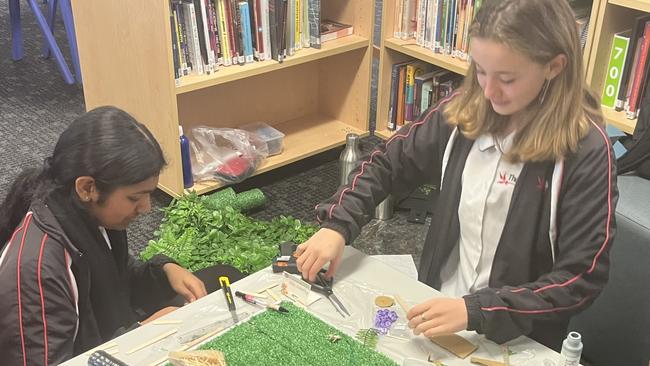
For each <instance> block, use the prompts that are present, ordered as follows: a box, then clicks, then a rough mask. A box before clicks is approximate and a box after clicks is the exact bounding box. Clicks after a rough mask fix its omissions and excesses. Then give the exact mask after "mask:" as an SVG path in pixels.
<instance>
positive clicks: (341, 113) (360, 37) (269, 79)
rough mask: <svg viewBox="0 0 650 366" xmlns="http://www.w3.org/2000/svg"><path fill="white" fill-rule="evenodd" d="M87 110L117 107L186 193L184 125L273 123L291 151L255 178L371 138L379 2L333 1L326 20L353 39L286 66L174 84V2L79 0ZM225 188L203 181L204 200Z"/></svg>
mask: <svg viewBox="0 0 650 366" xmlns="http://www.w3.org/2000/svg"><path fill="white" fill-rule="evenodd" d="M72 5H73V11H74V14H75V28H76V33H77V42H78V47H79V57H80V63H81V69H82V73H83V76H84V80H83V82H84V97H85V102H86V109H87V110H90V109H92V108H95V107H97V106H101V105H114V106H117V107H119V108H122V109H124V110H125V111H127V112H129V113H130V114H132V115H133V116H134V117H135V118H136V119H137V120H138V121H140V122H142V123H144V124H145V125H147V127H148V128H149V129H150V130H151V131H152V133H153V134H154V135H155V136H156V139H157V140H158V141H159V143H160V145H161V146H162V148H163V151H164V153H165V157H166V159H167V161H168V166H167V167H166V169H165V170H164V171H163V172H162V173H161V176H160V183H159V187H160V188H161V189H162V190H164V191H165V192H167V193H169V194H171V195H174V196H177V195H180V194H182V192H183V191H184V189H183V179H182V169H181V164H180V146H179V140H178V126H179V125H181V126H183V127H184V129H185V131H186V133H187V132H188V131H190V129H191V127H193V126H196V125H207V126H210V127H229V128H235V127H237V126H241V125H243V124H246V123H250V122H266V123H268V124H270V125H272V126H273V127H275V128H276V129H278V130H280V131H281V132H283V133H284V134H285V135H286V136H285V139H284V151H283V153H282V154H280V155H277V156H273V157H270V158H268V159H267V160H266V161H264V163H263V164H262V165H261V166H260V167H259V169H258V170H257V172H256V174H259V173H261V172H265V171H268V170H271V169H274V168H277V167H280V166H283V165H286V164H289V163H291V162H294V161H296V160H299V159H302V158H305V157H308V156H310V155H313V154H316V153H319V152H321V151H324V150H326V149H329V148H332V147H335V146H338V145H341V144H343V143H344V142H345V135H346V133H347V132H355V133H358V134H361V135H364V134H367V133H368V128H369V118H368V113H369V110H370V77H371V67H372V54H373V47H372V44H371V39H372V31H373V24H374V2H368V1H366V0H327V1H323V2H322V9H321V16H322V18H323V19H331V20H335V21H339V22H341V23H346V24H351V25H353V27H354V34H353V35H352V36H348V37H344V38H340V39H337V40H334V41H329V42H325V43H323V44H322V48H321V49H318V50H317V49H311V48H308V49H303V50H300V51H296V53H295V55H293V56H289V57H287V58H286V59H285V60H284V62H283V63H277V62H276V61H264V62H260V63H253V64H247V65H244V66H240V65H233V66H228V67H221V68H220V69H219V70H218V71H217V72H215V73H212V74H210V75H201V76H187V77H183V78H181V79H180V83H179V85H178V86H177V85H176V84H175V80H174V72H173V59H172V57H173V56H172V47H171V32H170V22H169V15H170V10H169V2H168V1H167V0H161V1H153V2H151V1H129V0H111V1H104V2H95V1H82V0H73V2H72ZM221 186H222V185H221V184H220V183H217V182H204V183H197V184H196V185H195V187H193V188H194V189H195V190H197V191H198V192H199V193H205V192H209V191H211V190H214V189H217V188H219V187H221Z"/></svg>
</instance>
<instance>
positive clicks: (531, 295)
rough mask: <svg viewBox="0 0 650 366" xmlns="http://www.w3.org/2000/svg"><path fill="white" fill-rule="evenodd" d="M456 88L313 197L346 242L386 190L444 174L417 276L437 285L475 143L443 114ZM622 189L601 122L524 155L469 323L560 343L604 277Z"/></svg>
mask: <svg viewBox="0 0 650 366" xmlns="http://www.w3.org/2000/svg"><path fill="white" fill-rule="evenodd" d="M454 96H455V95H452V96H450V97H449V98H447V99H445V100H442V101H441V102H440V103H439V104H438V105H437V106H434V107H432V108H430V109H429V110H428V111H427V112H425V113H424V114H423V115H422V116H421V117H420V118H419V119H418V120H417V121H415V122H414V123H411V124H409V125H406V126H404V127H403V128H401V129H400V130H399V131H397V132H396V133H395V134H394V135H393V136H392V137H391V138H390V139H388V140H387V141H386V142H385V143H384V144H382V145H380V146H379V147H378V148H377V149H375V150H374V151H373V152H372V153H371V154H370V156H369V157H368V158H367V159H366V160H365V161H363V162H362V163H361V165H360V166H359V167H358V168H357V170H356V171H354V172H352V173H351V174H350V176H349V177H350V182H351V184H349V185H345V186H342V187H340V188H339V189H338V191H337V192H336V194H335V195H334V196H332V197H331V198H330V199H328V200H327V201H325V202H323V203H321V204H319V205H318V206H316V213H317V219H318V220H319V221H320V222H321V227H326V228H331V229H334V230H336V231H338V232H340V233H341V234H342V235H343V236H344V237H345V239H346V243H350V242H351V241H352V240H353V239H354V238H355V237H357V235H359V232H360V230H361V227H362V226H363V225H364V224H366V223H367V222H368V221H369V220H370V219H371V218H372V213H373V212H374V210H375V207H376V206H377V204H379V203H380V202H381V201H382V200H384V198H385V197H386V196H387V195H388V194H392V195H394V196H395V197H397V198H400V197H405V196H407V195H408V194H409V193H410V192H411V191H413V190H414V189H415V188H417V187H418V186H420V185H422V184H426V183H431V182H436V183H440V187H441V190H440V194H439V197H438V199H437V202H436V203H435V207H434V209H433V212H434V214H433V217H432V221H431V225H430V227H429V232H428V235H427V238H426V242H425V244H424V249H423V253H422V259H421V262H420V268H419V280H420V281H422V282H424V283H426V284H428V285H430V286H432V287H434V288H436V289H439V288H440V285H441V281H440V272H441V270H442V268H443V265H444V264H445V262H446V260H447V259H448V258H449V256H450V253H451V252H452V249H453V248H454V247H455V246H456V245H458V238H459V232H460V222H459V219H458V206H459V201H460V196H461V190H462V175H463V169H464V165H465V161H466V159H467V156H468V154H469V151H470V148H471V147H472V144H473V143H474V141H473V140H470V139H467V138H465V137H464V136H463V135H462V134H461V133H458V130H457V129H456V128H454V127H453V126H450V125H449V124H447V123H446V121H445V117H444V116H443V113H442V108H444V105H445V104H446V103H448V102H449V100H451V98H453V97H454ZM469 176H470V177H471V174H470V175H469ZM617 198H618V191H617V188H616V167H615V159H614V156H613V152H612V149H611V146H610V144H609V139H608V136H607V135H606V133H605V131H604V130H603V128H602V127H600V126H598V125H596V124H595V123H592V128H591V130H590V131H589V133H588V134H587V135H586V136H585V137H584V138H583V139H582V140H581V141H580V143H579V147H578V151H576V152H575V153H572V154H570V155H568V156H566V157H565V158H564V159H561V160H559V161H547V162H528V163H525V164H524V167H523V170H522V171H521V175H520V177H519V179H518V180H517V183H516V186H515V190H514V192H513V197H512V201H511V204H510V208H509V211H508V215H507V219H506V223H505V226H504V228H503V232H502V234H501V239H500V241H499V244H498V248H497V251H496V254H495V257H494V262H493V265H492V271H491V273H490V281H489V287H488V288H484V289H480V290H479V291H477V292H475V293H472V294H468V295H466V296H465V297H464V299H465V303H466V306H467V311H468V319H469V324H468V329H469V330H474V331H477V332H478V333H481V334H485V335H486V336H487V338H489V339H491V340H493V341H496V342H498V343H502V342H505V341H508V340H511V339H514V338H516V337H518V336H521V335H528V336H530V337H532V338H533V339H535V340H537V341H539V342H541V343H543V344H545V345H547V346H550V347H552V348H555V349H558V348H559V345H560V343H561V341H562V340H563V339H564V338H565V335H566V334H565V332H566V327H567V324H568V321H569V319H570V317H571V316H572V315H574V314H576V313H577V312H579V311H581V310H583V309H585V308H586V307H587V306H588V305H589V304H591V303H592V302H593V301H594V299H595V298H596V297H597V296H598V294H599V293H600V292H601V290H602V289H603V287H604V286H605V284H606V283H607V280H608V272H609V251H610V248H611V244H612V240H613V238H614V234H615V231H616V223H615V215H614V212H615V206H616V202H617Z"/></svg>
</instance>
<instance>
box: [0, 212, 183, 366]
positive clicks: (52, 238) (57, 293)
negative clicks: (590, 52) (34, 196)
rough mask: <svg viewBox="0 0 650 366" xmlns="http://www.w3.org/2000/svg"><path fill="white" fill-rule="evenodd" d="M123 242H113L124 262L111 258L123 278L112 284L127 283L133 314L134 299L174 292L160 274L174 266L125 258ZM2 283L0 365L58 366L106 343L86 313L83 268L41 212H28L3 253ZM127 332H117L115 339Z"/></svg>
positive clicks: (87, 287)
mask: <svg viewBox="0 0 650 366" xmlns="http://www.w3.org/2000/svg"><path fill="white" fill-rule="evenodd" d="M123 237H124V240H119V241H118V240H116V241H115V242H113V241H111V245H112V247H113V250H114V251H115V250H116V249H118V247H117V246H120V248H119V251H118V252H119V253H122V254H123V255H120V256H116V264H117V266H118V268H119V269H120V270H121V273H122V274H123V277H120V278H115V279H112V280H115V281H128V283H129V288H130V289H131V293H130V294H127V295H128V296H130V298H131V303H132V304H133V307H134V311H136V312H137V310H136V309H138V304H137V303H136V302H137V301H136V300H135V299H136V298H142V299H146V298H155V297H156V296H157V295H156V294H157V293H158V292H160V291H167V292H169V291H171V288H170V287H169V283H168V280H167V277H166V275H165V274H164V272H163V271H162V265H163V264H164V263H167V262H169V261H171V260H170V259H169V258H167V257H162V256H159V257H154V258H152V260H150V261H148V262H145V263H142V262H139V261H137V260H135V259H134V258H133V257H132V256H131V255H129V254H128V247H127V242H126V233H124V235H123ZM0 283H1V284H2V286H0V329H1V331H0V350H1V354H0V364H2V365H12V366H13V365H16V366H27V365H56V364H59V363H61V362H63V361H65V360H67V359H69V358H71V357H73V356H76V355H78V354H80V353H83V352H85V351H87V350H89V349H91V348H93V347H95V346H97V345H99V344H101V343H104V342H106V341H108V340H109V339H103V338H102V336H101V335H100V329H99V328H98V322H97V319H98V318H97V316H98V315H97V314H96V313H95V312H93V307H92V305H91V301H90V286H92V279H91V277H90V271H89V269H88V266H87V260H86V258H85V257H84V254H83V253H82V252H81V251H79V250H78V249H77V247H75V245H74V243H72V242H70V240H69V239H68V237H67V236H66V235H65V233H64V231H63V229H62V228H61V226H60V225H59V223H58V222H57V220H56V218H55V217H54V215H53V214H52V211H51V210H50V209H49V208H48V207H47V206H46V205H44V204H41V203H35V204H33V205H32V207H31V208H30V211H29V212H28V213H27V214H26V215H25V217H24V219H23V221H22V222H21V223H20V225H19V226H18V228H16V230H15V232H14V233H13V236H12V237H11V239H10V240H9V242H8V243H6V245H5V246H4V249H3V251H2V256H1V257H0ZM161 289H162V290H161ZM116 296H117V294H116ZM133 326H137V324H136V323H134V324H133ZM127 330H128V329H126V328H124V327H120V328H118V329H117V331H116V332H115V334H114V336H117V335H119V334H121V333H124V332H125V331H127Z"/></svg>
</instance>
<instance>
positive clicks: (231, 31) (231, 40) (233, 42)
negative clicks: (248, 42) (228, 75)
mask: <svg viewBox="0 0 650 366" xmlns="http://www.w3.org/2000/svg"><path fill="white" fill-rule="evenodd" d="M224 5H225V6H224V9H225V17H226V23H227V24H228V44H229V45H230V57H231V58H232V63H233V64H238V63H239V45H238V44H237V39H238V34H237V28H236V24H235V23H234V20H233V18H234V16H235V9H233V6H232V1H231V0H224Z"/></svg>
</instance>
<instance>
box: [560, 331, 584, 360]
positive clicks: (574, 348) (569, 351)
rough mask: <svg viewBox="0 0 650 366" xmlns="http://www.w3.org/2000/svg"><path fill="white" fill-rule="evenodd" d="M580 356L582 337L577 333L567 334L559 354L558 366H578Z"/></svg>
mask: <svg viewBox="0 0 650 366" xmlns="http://www.w3.org/2000/svg"><path fill="white" fill-rule="evenodd" d="M580 354H582V336H581V335H580V333H578V332H569V334H568V335H567V336H566V339H565V340H564V342H562V351H561V352H560V355H561V357H560V364H559V365H558V366H578V365H580Z"/></svg>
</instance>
